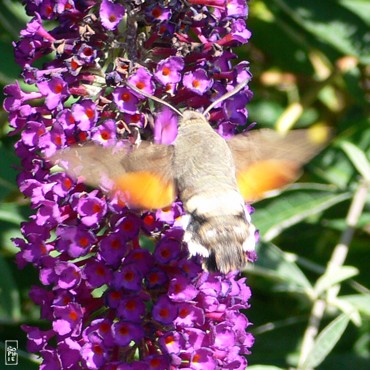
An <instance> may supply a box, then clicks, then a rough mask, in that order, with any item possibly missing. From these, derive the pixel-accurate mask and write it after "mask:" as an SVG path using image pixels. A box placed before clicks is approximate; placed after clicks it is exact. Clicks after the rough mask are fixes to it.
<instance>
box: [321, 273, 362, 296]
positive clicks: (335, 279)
mask: <svg viewBox="0 0 370 370" xmlns="http://www.w3.org/2000/svg"><path fill="white" fill-rule="evenodd" d="M358 272H359V271H358V269H357V268H355V267H352V266H340V267H336V268H335V269H332V270H329V271H327V272H326V273H325V274H324V275H322V276H321V277H320V278H319V279H318V280H317V282H316V284H315V287H314V290H315V294H316V296H320V294H322V293H323V292H324V291H325V290H327V289H329V288H330V287H332V286H333V285H336V284H338V283H340V282H342V281H344V280H347V279H350V278H351V277H353V276H355V275H357V274H358Z"/></svg>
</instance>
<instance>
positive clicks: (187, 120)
mask: <svg viewBox="0 0 370 370" xmlns="http://www.w3.org/2000/svg"><path fill="white" fill-rule="evenodd" d="M248 82H249V79H246V80H245V81H243V82H241V83H239V84H238V85H237V86H235V88H234V89H233V90H231V91H229V92H227V93H226V94H224V95H222V96H221V97H220V98H218V99H216V100H215V101H214V102H212V104H210V105H209V106H208V107H207V109H206V110H205V111H204V112H203V113H200V112H196V111H191V110H185V111H184V112H181V111H179V110H178V109H177V108H175V107H174V106H172V105H171V104H169V103H168V102H166V101H164V100H162V99H160V98H157V97H156V96H154V95H150V94H148V93H147V92H145V91H143V90H140V89H138V88H137V87H136V86H134V85H132V84H130V83H129V82H126V85H127V86H128V87H129V88H130V89H132V90H133V91H135V92H136V93H137V94H140V95H143V96H145V97H147V98H148V99H152V100H154V101H156V102H158V103H160V104H163V105H165V106H167V107H169V108H170V109H172V110H173V111H174V112H176V113H177V114H178V115H179V116H180V117H182V120H181V121H180V124H182V125H184V124H186V125H190V124H194V123H196V124H204V123H206V124H208V120H207V116H208V114H209V112H210V111H211V110H212V109H213V108H214V107H215V106H216V105H218V104H219V103H221V102H223V101H224V100H226V99H229V98H230V97H232V96H233V95H235V94H237V93H238V92H239V91H240V90H242V89H243V88H244V87H245V86H246V85H247V83H248Z"/></svg>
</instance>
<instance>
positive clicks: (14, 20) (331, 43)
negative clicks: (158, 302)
mask: <svg viewBox="0 0 370 370" xmlns="http://www.w3.org/2000/svg"><path fill="white" fill-rule="evenodd" d="M26 22H27V17H26V16H25V14H24V9H23V7H22V6H21V5H20V2H19V1H15V0H13V1H12V0H2V3H1V4H0V50H1V53H0V85H1V89H2V88H3V87H4V86H5V85H7V84H9V83H13V82H14V81H15V80H16V79H17V78H19V73H20V68H18V66H17V65H16V64H15V62H14V58H13V50H12V41H14V40H16V39H17V37H18V35H19V31H20V30H21V29H22V28H23V27H24V25H25V23H26ZM247 24H248V27H249V29H250V30H251V31H252V33H253V36H252V39H251V41H250V42H249V44H248V45H247V47H241V48H239V49H238V50H237V52H238V53H239V55H240V58H241V59H242V60H249V61H250V63H251V70H252V73H253V76H254V78H253V81H252V83H251V89H252V90H253V91H254V99H253V101H252V102H251V103H250V105H249V106H248V109H249V113H250V122H254V121H255V122H257V123H258V127H275V128H276V129H278V130H280V131H285V130H287V129H290V128H297V127H311V126H315V127H316V126H318V127H326V126H329V127H331V128H332V129H333V131H334V138H333V139H332V140H331V142H330V144H329V145H328V147H327V148H326V149H325V150H324V151H323V152H322V153H320V154H319V155H318V156H317V157H316V158H315V159H314V160H312V161H311V163H309V164H308V165H307V166H306V167H305V173H304V175H303V177H302V178H301V179H300V181H299V182H298V183H296V184H295V185H293V186H292V187H291V188H289V189H288V190H286V191H284V192H282V193H281V194H279V195H277V196H276V197H273V198H269V199H266V200H263V201H261V202H257V203H255V204H254V207H255V209H256V211H255V214H254V216H253V220H254V223H255V225H256V226H257V228H259V229H260V232H261V239H262V242H261V243H260V245H259V259H258V261H257V263H255V264H254V265H253V266H250V267H249V268H248V270H247V271H246V272H245V275H246V276H247V277H248V284H249V285H250V286H251V288H252V291H253V298H252V300H251V304H252V307H251V308H250V310H249V311H248V312H247V316H248V317H249V319H250V320H251V322H253V324H254V325H253V326H252V327H251V330H252V332H253V334H254V335H255V338H256V342H255V345H254V347H253V350H252V354H251V355H250V356H249V357H248V361H249V363H250V368H251V369H253V370H262V369H266V370H268V369H270V370H272V369H277V368H283V369H287V368H297V367H299V368H300V369H310V368H317V369H322V370H331V369H356V370H366V369H369V368H370V365H369V364H370V323H369V315H370V295H369V281H370V268H369V267H370V249H369V248H370V237H369V236H370V197H369V195H368V194H367V195H366V186H364V185H361V184H363V182H364V181H365V180H366V181H367V182H369V181H370V170H369V169H370V167H369V166H370V165H369V158H370V121H369V107H370V104H369V102H370V1H368V0H325V1H320V0H311V1H302V0H265V1H263V0H254V1H252V2H250V12H249V19H248V22H247ZM3 99H4V97H3V95H1V101H3ZM8 133H9V127H8V122H7V115H6V113H5V112H4V111H3V110H1V111H0V337H1V340H0V341H1V352H2V351H3V347H4V341H5V340H9V339H17V340H18V341H19V348H20V363H19V365H18V367H17V368H20V369H36V368H38V365H37V364H36V363H35V361H34V358H33V357H32V356H30V355H28V354H27V351H26V338H25V334H24V333H23V332H22V331H21V330H20V325H21V324H23V323H27V324H29V325H37V326H42V325H43V324H42V323H40V322H39V320H38V316H39V309H38V308H37V307H36V306H34V304H33V303H32V302H31V301H30V299H29V298H28V291H29V289H30V287H31V286H32V285H34V284H37V282H38V276H37V272H36V271H35V270H34V269H33V268H31V267H26V268H25V269H24V270H21V271H19V270H18V269H17V268H16V265H15V258H14V256H15V253H16V250H15V248H14V247H13V246H12V243H11V241H10V238H14V237H18V236H20V231H19V224H20V222H22V220H25V219H27V217H28V216H29V215H30V214H31V210H30V207H29V202H28V200H27V199H25V198H24V197H23V196H22V195H21V194H20V193H19V191H18V189H17V185H16V181H15V178H16V174H17V169H16V168H17V166H19V161H18V159H17V158H16V156H15V154H14V143H15V141H16V140H17V137H12V136H8ZM361 186H362V188H361ZM359 188H361V189H364V190H363V193H361V194H360V195H359V196H358V197H357V198H355V200H354V196H355V194H356V193H358V189H359ZM351 204H352V205H353V204H355V205H359V206H361V205H362V206H363V209H362V210H361V212H360V213H359V216H358V217H356V218H355V220H354V222H355V223H356V225H355V226H354V227H353V231H354V233H353V237H351V238H350V239H349V240H348V241H345V243H344V244H345V245H346V244H347V246H348V255H347V257H346V259H345V261H344V262H343V261H339V260H338V255H339V257H340V256H344V254H343V250H344V251H346V248H345V247H344V249H343V248H342V249H339V250H338V248H336V246H337V245H338V243H340V241H343V240H344V239H343V235H347V236H348V234H350V232H349V231H351V230H352V229H351V227H350V226H349V225H348V220H346V218H348V213H349V209H350V206H351ZM350 236H351V235H350ZM338 251H339V253H338ZM337 253H338V255H337ZM341 253H342V254H341ZM329 261H332V262H333V261H334V264H336V265H337V266H336V270H331V269H328V267H327V265H328V262H329ZM338 261H339V262H338ZM342 265H344V266H342ZM335 286H337V287H339V288H340V289H339V288H338V289H336V288H335ZM333 287H334V288H333ZM321 303H323V304H324V306H325V310H322V311H323V317H322V320H319V323H317V324H315V325H314V327H315V328H317V329H318V331H319V332H320V334H319V336H318V337H316V336H314V337H312V338H311V339H312V340H313V341H314V342H313V345H309V343H308V342H307V326H308V323H309V321H310V319H311V322H312V318H313V316H312V310H313V307H315V308H317V307H318V306H319V305H320V304H321ZM311 328H312V326H311ZM305 333H306V334H305ZM305 335H306V336H305ZM306 352H307V353H306ZM2 353H3V352H2ZM302 353H303V354H302ZM304 353H306V354H304ZM0 356H1V358H0V368H1V369H2V368H4V363H3V358H4V357H3V355H2V354H1V355H0ZM303 357H306V358H307V360H306V361H304V359H303ZM298 364H299V366H298Z"/></svg>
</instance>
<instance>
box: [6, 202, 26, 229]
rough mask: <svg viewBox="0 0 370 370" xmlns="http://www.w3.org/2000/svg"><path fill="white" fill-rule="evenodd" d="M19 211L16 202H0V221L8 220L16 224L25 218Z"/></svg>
mask: <svg viewBox="0 0 370 370" xmlns="http://www.w3.org/2000/svg"><path fill="white" fill-rule="evenodd" d="M19 211H20V209H19V206H18V205H17V204H16V203H1V204H0V221H5V222H9V223H12V224H15V225H17V226H18V225H19V224H20V223H21V222H23V221H24V220H25V219H24V216H22V214H21V213H20V212H19Z"/></svg>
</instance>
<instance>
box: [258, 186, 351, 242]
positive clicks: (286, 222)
mask: <svg viewBox="0 0 370 370" xmlns="http://www.w3.org/2000/svg"><path fill="white" fill-rule="evenodd" d="M305 186H306V188H304V187H303V185H302V184H299V185H295V186H294V187H292V188H291V189H290V190H286V191H285V192H284V193H283V194H281V195H280V196H279V197H277V198H273V199H269V200H266V201H264V203H262V202H261V203H257V204H256V206H255V208H256V212H255V213H254V214H253V215H252V220H253V223H254V224H255V225H256V227H257V229H259V231H260V233H261V235H262V237H263V239H264V240H266V241H270V240H272V239H273V238H275V237H276V236H277V235H279V234H280V233H281V232H282V231H283V230H284V229H286V228H288V227H290V226H292V225H295V224H297V223H298V222H300V221H302V220H303V219H305V218H306V217H308V216H311V215H314V214H317V213H319V212H322V211H323V210H325V209H328V208H330V207H332V206H333V205H335V204H338V203H340V202H342V201H344V200H346V199H348V198H350V196H351V195H350V193H340V194H338V193H335V192H333V191H328V189H329V187H325V188H324V187H323V188H321V189H320V187H316V186H315V185H313V184H312V185H310V184H305ZM323 189H326V191H325V190H323ZM259 204H261V205H264V208H262V207H261V208H259Z"/></svg>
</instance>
